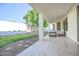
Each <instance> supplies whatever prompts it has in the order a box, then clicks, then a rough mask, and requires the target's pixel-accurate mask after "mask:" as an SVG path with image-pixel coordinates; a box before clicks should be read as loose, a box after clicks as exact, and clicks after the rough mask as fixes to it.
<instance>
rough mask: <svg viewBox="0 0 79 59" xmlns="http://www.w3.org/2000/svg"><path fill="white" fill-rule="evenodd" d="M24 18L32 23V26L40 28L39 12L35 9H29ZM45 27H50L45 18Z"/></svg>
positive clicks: (28, 22)
mask: <svg viewBox="0 0 79 59" xmlns="http://www.w3.org/2000/svg"><path fill="white" fill-rule="evenodd" d="M23 19H24V20H25V21H26V23H27V24H29V25H31V28H33V27H35V28H38V25H39V24H38V19H39V14H38V12H37V11H36V10H35V9H32V10H30V11H28V12H27V14H26V15H25V16H24V17H23ZM43 27H44V28H46V27H48V23H47V21H46V20H44V23H43Z"/></svg>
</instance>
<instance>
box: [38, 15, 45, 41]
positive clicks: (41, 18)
mask: <svg viewBox="0 0 79 59" xmlns="http://www.w3.org/2000/svg"><path fill="white" fill-rule="evenodd" d="M43 36H44V32H43V17H42V15H41V14H39V40H42V39H43Z"/></svg>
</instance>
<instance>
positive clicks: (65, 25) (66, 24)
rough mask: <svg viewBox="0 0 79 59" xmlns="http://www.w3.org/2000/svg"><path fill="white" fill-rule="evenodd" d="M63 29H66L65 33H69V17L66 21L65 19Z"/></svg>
mask: <svg viewBox="0 0 79 59" xmlns="http://www.w3.org/2000/svg"><path fill="white" fill-rule="evenodd" d="M63 28H64V30H65V31H68V21H67V17H66V19H65V20H64V22H63Z"/></svg>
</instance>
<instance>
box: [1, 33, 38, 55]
mask: <svg viewBox="0 0 79 59" xmlns="http://www.w3.org/2000/svg"><path fill="white" fill-rule="evenodd" d="M36 41H38V33H37V32H32V33H27V34H19V35H11V36H5V37H0V55H3V56H7V55H9V56H10V55H11V56H12V55H16V54H18V53H20V52H21V51H22V50H24V49H25V48H27V47H29V46H30V45H32V44H33V43H34V42H36Z"/></svg>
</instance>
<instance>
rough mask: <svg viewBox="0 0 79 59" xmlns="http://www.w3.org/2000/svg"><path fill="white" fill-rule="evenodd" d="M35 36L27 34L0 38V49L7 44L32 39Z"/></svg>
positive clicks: (34, 34)
mask: <svg viewBox="0 0 79 59" xmlns="http://www.w3.org/2000/svg"><path fill="white" fill-rule="evenodd" d="M35 36H37V33H28V34H20V35H11V36H5V37H0V48H1V47H3V46H5V45H7V44H9V43H12V42H16V41H19V40H24V39H28V38H32V37H35Z"/></svg>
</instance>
